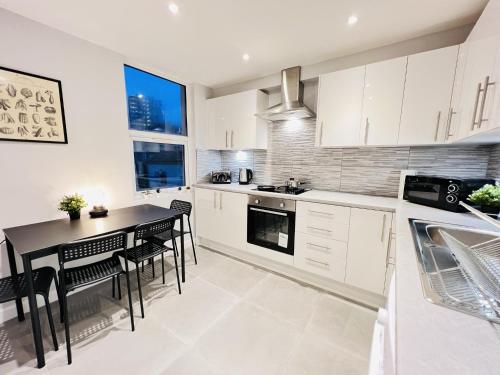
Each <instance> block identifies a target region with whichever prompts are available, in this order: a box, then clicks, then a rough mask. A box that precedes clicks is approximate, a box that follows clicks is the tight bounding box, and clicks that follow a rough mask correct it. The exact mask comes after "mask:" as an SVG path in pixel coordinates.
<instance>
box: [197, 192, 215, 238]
mask: <svg viewBox="0 0 500 375" xmlns="http://www.w3.org/2000/svg"><path fill="white" fill-rule="evenodd" d="M194 198H195V201H194V202H195V204H194V212H195V217H196V235H197V236H200V237H203V238H207V239H209V240H216V237H217V234H216V233H215V230H216V229H217V228H216V222H217V219H216V217H215V215H216V207H217V206H216V204H217V201H216V199H217V192H216V191H215V190H209V189H196V190H195V192H194Z"/></svg>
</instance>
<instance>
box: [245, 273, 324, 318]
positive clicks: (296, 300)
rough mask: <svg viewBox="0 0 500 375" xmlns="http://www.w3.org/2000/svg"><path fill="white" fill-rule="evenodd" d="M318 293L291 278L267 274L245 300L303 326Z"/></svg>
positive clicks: (310, 313)
mask: <svg viewBox="0 0 500 375" xmlns="http://www.w3.org/2000/svg"><path fill="white" fill-rule="evenodd" d="M318 297H319V293H318V291H317V290H316V289H314V288H312V287H308V286H304V285H301V284H299V283H297V282H295V281H293V280H289V279H287V278H284V277H280V276H276V275H273V274H269V275H268V276H267V277H266V278H265V279H264V280H262V281H261V282H260V283H259V284H258V285H256V286H255V288H254V289H253V290H252V291H250V293H249V294H248V295H247V296H246V297H245V300H246V301H248V302H251V303H253V304H256V305H258V306H259V307H262V308H263V309H265V310H267V311H269V312H271V313H272V314H274V315H276V316H277V317H278V318H279V319H282V320H284V321H286V322H289V323H292V324H294V325H296V326H297V327H300V328H304V327H305V326H306V324H307V322H308V321H309V319H310V317H311V315H312V312H313V310H314V307H315V305H316V301H317V300H318Z"/></svg>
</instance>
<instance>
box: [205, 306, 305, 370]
mask: <svg viewBox="0 0 500 375" xmlns="http://www.w3.org/2000/svg"><path fill="white" fill-rule="evenodd" d="M298 338H299V332H298V330H297V329H296V328H294V327H293V326H292V325H290V324H288V323H285V322H282V321H281V320H279V319H278V318H276V317H274V316H273V315H271V314H268V313H267V312H265V311H264V310H261V309H259V308H257V307H254V306H252V305H249V304H247V303H240V304H238V305H237V306H236V307H235V308H233V309H232V310H231V311H229V312H228V313H227V314H226V315H225V316H224V317H223V318H222V319H221V320H220V321H218V322H217V323H216V324H215V325H214V326H213V327H212V328H211V329H210V330H209V331H208V332H207V333H205V334H204V335H203V336H202V337H201V338H200V340H199V341H198V343H197V344H196V348H197V349H198V350H199V352H200V353H201V354H202V356H203V357H204V358H205V359H206V360H208V361H209V362H210V363H212V364H213V365H214V366H215V367H216V368H217V369H219V370H220V371H221V372H222V373H223V374H231V375H233V374H239V375H245V374H252V375H254V374H260V375H265V374H275V373H276V371H277V370H278V369H279V368H280V367H281V366H282V365H283V363H284V362H285V360H286V359H287V357H288V354H289V353H290V351H291V350H292V348H293V346H294V344H295V342H296V341H297V340H298Z"/></svg>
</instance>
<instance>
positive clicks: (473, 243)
mask: <svg viewBox="0 0 500 375" xmlns="http://www.w3.org/2000/svg"><path fill="white" fill-rule="evenodd" d="M410 225H411V229H412V232H413V237H414V240H415V244H416V247H415V248H416V251H417V259H418V264H419V268H420V279H421V281H422V286H423V292H424V296H425V297H426V298H427V299H428V300H429V301H431V302H432V303H435V304H438V305H442V306H446V307H448V308H451V309H454V310H458V311H461V312H464V313H466V314H470V315H474V316H478V317H480V318H483V319H487V320H489V321H492V322H495V323H500V233H497V232H487V231H482V230H476V229H471V228H467V227H461V226H457V225H448V224H442V223H434V222H429V221H421V220H413V219H410Z"/></svg>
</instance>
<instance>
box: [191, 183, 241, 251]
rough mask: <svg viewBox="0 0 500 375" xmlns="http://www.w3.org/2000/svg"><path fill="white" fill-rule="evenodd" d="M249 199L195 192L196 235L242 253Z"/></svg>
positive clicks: (228, 194)
mask: <svg viewBox="0 0 500 375" xmlns="http://www.w3.org/2000/svg"><path fill="white" fill-rule="evenodd" d="M247 202H248V197H247V195H246V194H240V193H231V192H223V191H218V190H212V189H200V188H197V189H196V190H195V207H194V209H195V215H196V235H197V236H199V237H203V238H206V239H208V240H211V241H215V242H218V243H221V244H224V245H226V246H231V247H234V248H236V249H239V250H244V248H245V246H246V232H247V220H246V217H247V215H246V210H247Z"/></svg>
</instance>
